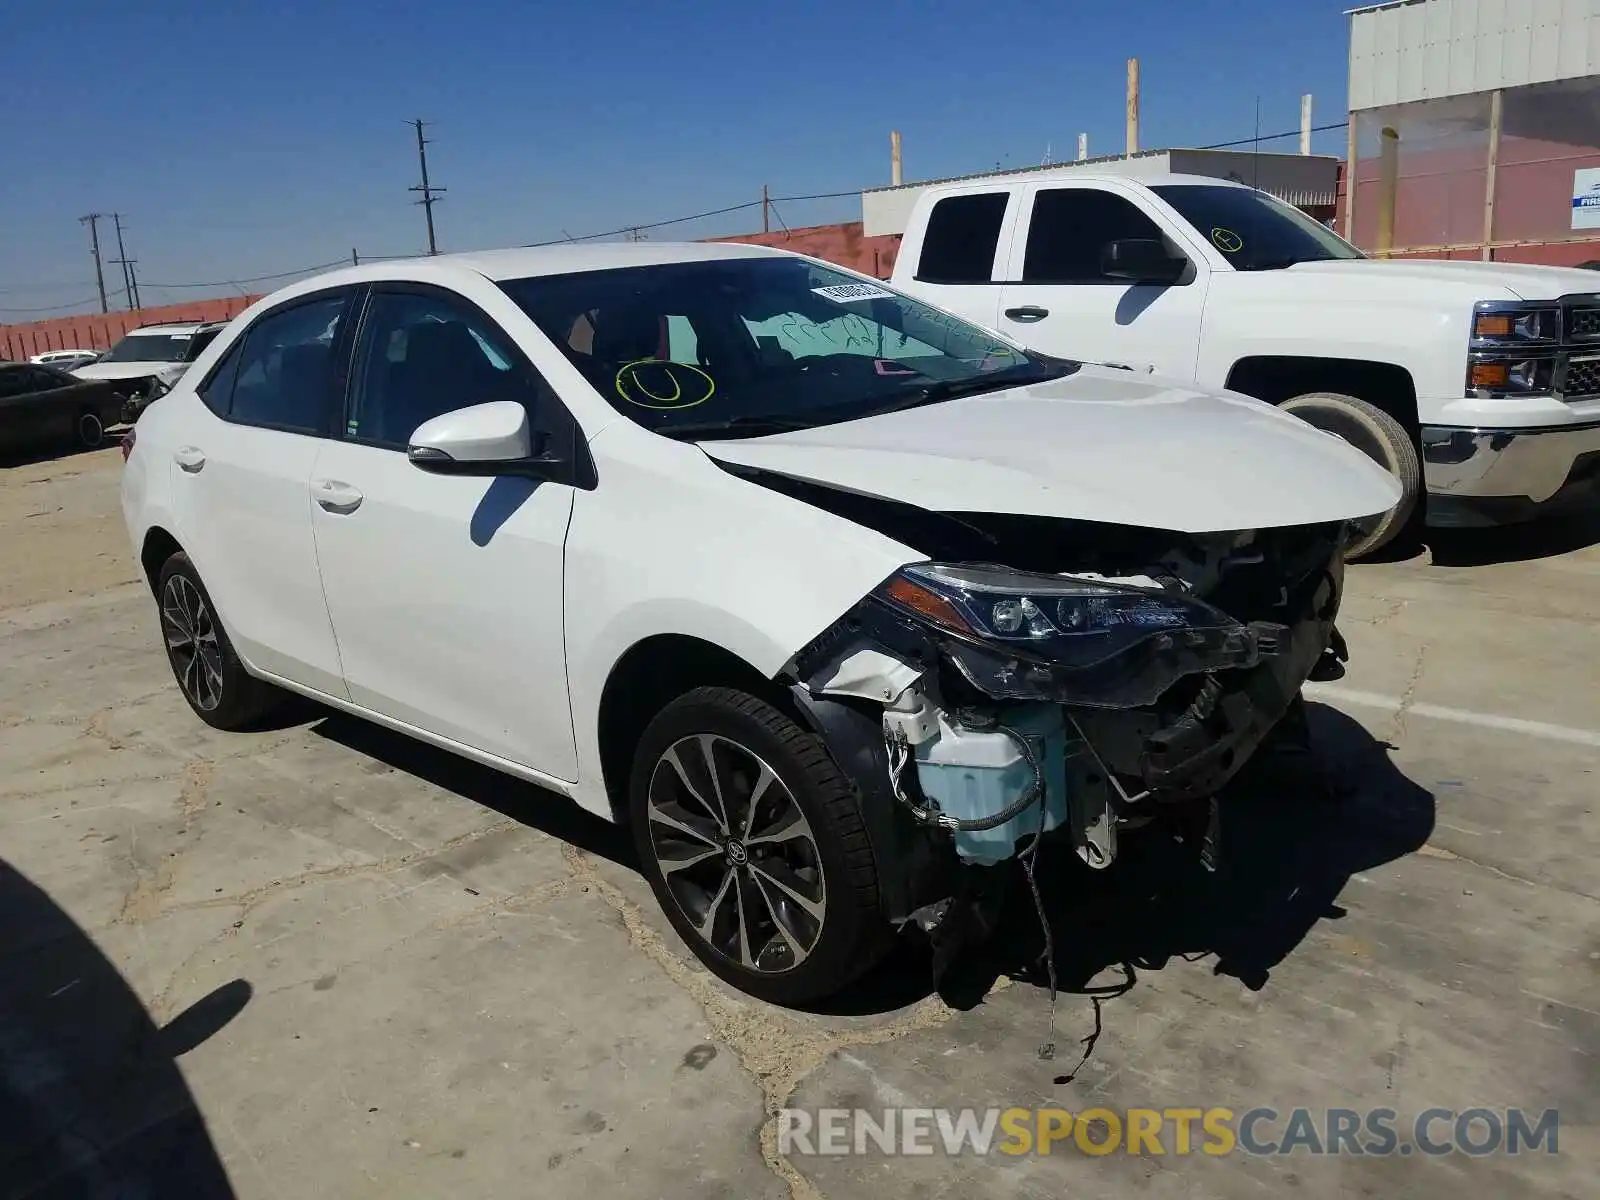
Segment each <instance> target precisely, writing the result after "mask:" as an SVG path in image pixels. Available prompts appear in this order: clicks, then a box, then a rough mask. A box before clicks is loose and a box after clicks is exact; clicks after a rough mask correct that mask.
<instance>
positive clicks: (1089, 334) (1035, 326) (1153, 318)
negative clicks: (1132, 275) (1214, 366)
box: [999, 183, 1210, 379]
mask: <svg viewBox="0 0 1600 1200" xmlns="http://www.w3.org/2000/svg"><path fill="white" fill-rule="evenodd" d="M1020 193H1021V196H1022V200H1023V208H1022V211H1021V213H1020V214H1019V217H1018V221H1017V225H1016V235H1015V237H1014V238H1013V239H1012V242H1011V249H1010V257H1009V262H1008V264H1007V267H1006V273H1005V276H1004V278H1005V279H1006V280H1008V281H1009V282H1007V283H1006V284H1005V285H1004V286H1003V287H1002V288H1001V289H1000V296H999V309H1000V330H1001V332H1003V333H1005V334H1006V335H1007V336H1009V337H1013V338H1016V339H1017V340H1018V341H1021V342H1022V343H1023V344H1024V345H1027V346H1030V347H1032V348H1034V349H1036V350H1041V351H1043V352H1044V353H1046V354H1056V355H1061V356H1063V357H1066V358H1075V359H1082V360H1084V361H1086V362H1102V363H1114V364H1116V365H1118V366H1125V367H1130V368H1132V369H1133V370H1135V371H1140V372H1149V371H1155V372H1159V373H1160V374H1163V375H1170V376H1174V377H1176V378H1179V379H1193V378H1194V373H1195V363H1196V361H1197V358H1198V355H1199V346H1200V320H1201V316H1202V314H1203V311H1204V308H1205V293H1206V284H1207V281H1208V280H1209V278H1210V275H1209V269H1208V267H1207V265H1206V264H1205V263H1204V262H1203V261H1198V260H1197V259H1196V257H1195V256H1194V255H1193V254H1192V253H1189V247H1187V246H1185V245H1184V244H1182V243H1179V242H1177V241H1176V240H1175V239H1173V238H1171V237H1169V236H1168V235H1167V234H1166V232H1165V230H1164V229H1163V228H1162V226H1161V225H1160V224H1159V223H1158V222H1157V221H1156V219H1155V218H1154V217H1153V216H1152V215H1151V214H1150V213H1148V212H1146V211H1145V209H1144V208H1143V207H1142V206H1141V205H1140V204H1139V203H1138V202H1137V201H1136V199H1135V198H1134V197H1132V196H1129V195H1123V194H1121V193H1120V192H1116V191H1112V190H1110V189H1108V188H1106V187H1100V186H1094V185H1077V186H1074V185H1072V184H1061V183H1049V184H1045V183H1041V184H1032V185H1029V186H1028V187H1026V188H1022V189H1020ZM1124 238H1141V239H1149V238H1154V239H1159V240H1162V241H1165V242H1166V243H1167V244H1168V249H1169V250H1173V251H1177V252H1180V253H1183V254H1185V256H1186V257H1188V258H1189V259H1190V262H1191V269H1190V270H1189V272H1188V273H1187V275H1186V276H1185V277H1184V279H1185V281H1184V282H1180V283H1176V284H1133V283H1129V282H1127V281H1126V280H1121V279H1113V278H1110V277H1109V276H1107V275H1106V274H1105V273H1104V272H1103V271H1102V270H1101V255H1102V253H1103V251H1104V249H1105V247H1106V245H1107V244H1108V243H1110V242H1113V241H1118V240H1120V239H1124Z"/></svg>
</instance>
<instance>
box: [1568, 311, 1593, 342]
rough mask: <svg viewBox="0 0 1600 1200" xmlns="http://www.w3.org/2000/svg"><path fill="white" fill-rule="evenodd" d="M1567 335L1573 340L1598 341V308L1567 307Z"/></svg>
mask: <svg viewBox="0 0 1600 1200" xmlns="http://www.w3.org/2000/svg"><path fill="white" fill-rule="evenodd" d="M1567 336H1568V337H1569V338H1571V339H1572V340H1573V341H1580V342H1582V341H1600V308H1572V309H1568V310H1567Z"/></svg>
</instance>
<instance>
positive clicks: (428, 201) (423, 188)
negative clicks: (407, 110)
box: [408, 117, 448, 254]
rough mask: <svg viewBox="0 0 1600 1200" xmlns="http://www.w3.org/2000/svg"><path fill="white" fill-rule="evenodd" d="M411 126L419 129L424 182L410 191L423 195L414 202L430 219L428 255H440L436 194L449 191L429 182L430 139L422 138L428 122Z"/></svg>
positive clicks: (418, 154)
mask: <svg viewBox="0 0 1600 1200" xmlns="http://www.w3.org/2000/svg"><path fill="white" fill-rule="evenodd" d="M411 124H412V125H415V126H416V127H417V165H418V166H420V167H421V168H422V182H421V183H420V184H418V185H417V186H416V187H413V188H410V189H408V190H410V191H413V192H421V193H422V199H421V200H417V201H414V203H417V204H420V205H422V211H423V212H424V213H426V214H427V217H428V253H429V254H437V253H439V243H438V242H437V241H436V240H435V239H434V236H433V206H434V204H436V203H437V200H436V198H435V196H434V193H435V192H438V193H439V194H440V195H443V194H444V193H445V191H447V190H448V189H446V188H442V187H434V186H432V185H431V184H430V183H429V182H428V139H427V138H425V137H423V136H422V127H423V126H424V125H425V124H427V122H426V121H424V120H423V119H422V118H421V117H418V118H417V119H416V120H415V121H412V122H411Z"/></svg>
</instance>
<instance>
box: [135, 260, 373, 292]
mask: <svg viewBox="0 0 1600 1200" xmlns="http://www.w3.org/2000/svg"><path fill="white" fill-rule="evenodd" d="M366 257H367V258H368V259H373V258H379V257H381V256H380V255H376V254H369V255H367V256H366ZM343 266H349V260H348V259H344V258H336V259H334V260H333V261H332V262H325V263H317V264H316V265H315V266H310V267H300V268H298V269H297V270H293V271H277V272H274V273H273V274H271V275H240V276H237V277H235V278H233V279H210V280H205V281H202V282H199V283H146V284H145V285H144V286H145V287H150V288H162V289H166V288H210V287H234V286H235V285H237V284H241V283H265V282H267V281H268V280H271V279H288V278H289V277H290V276H291V275H310V274H311V273H312V272H313V271H326V270H328V269H330V268H332V267H343Z"/></svg>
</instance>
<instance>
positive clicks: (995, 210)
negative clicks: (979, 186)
mask: <svg viewBox="0 0 1600 1200" xmlns="http://www.w3.org/2000/svg"><path fill="white" fill-rule="evenodd" d="M1008 199H1009V195H1008V194H1007V193H1006V192H981V193H979V194H978V195H975V196H946V197H945V198H944V199H943V200H940V201H938V202H937V203H935V204H934V206H933V211H932V212H930V213H929V214H928V229H927V232H926V233H925V234H924V235H923V238H922V261H921V262H920V263H919V264H918V267H917V278H918V279H919V280H922V281H924V282H927V283H988V282H989V281H990V280H991V279H992V278H993V277H994V256H995V251H996V250H997V249H998V248H999V245H1000V226H1001V224H1002V223H1003V222H1004V221H1005V218H1006V202H1007V200H1008Z"/></svg>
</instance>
